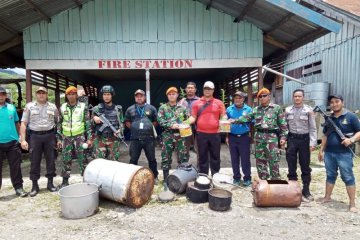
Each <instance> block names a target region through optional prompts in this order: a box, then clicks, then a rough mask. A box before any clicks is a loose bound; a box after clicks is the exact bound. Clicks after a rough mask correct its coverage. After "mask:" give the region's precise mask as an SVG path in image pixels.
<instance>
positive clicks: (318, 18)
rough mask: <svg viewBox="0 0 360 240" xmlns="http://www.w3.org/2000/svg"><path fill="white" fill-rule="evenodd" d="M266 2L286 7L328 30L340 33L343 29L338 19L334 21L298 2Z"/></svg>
mask: <svg viewBox="0 0 360 240" xmlns="http://www.w3.org/2000/svg"><path fill="white" fill-rule="evenodd" d="M265 1H266V2H268V3H270V4H272V5H274V6H276V7H278V8H281V9H284V10H286V11H288V12H290V13H293V14H294V15H297V16H299V17H301V18H302V19H305V20H306V21H309V22H311V23H313V24H316V25H318V26H320V27H323V28H325V29H327V30H328V31H331V32H334V33H339V32H340V29H341V24H340V23H338V22H337V21H334V20H332V19H330V18H328V17H326V16H324V15H322V14H320V13H317V12H315V11H313V10H311V9H309V8H306V7H304V6H302V5H300V4H298V3H296V2H293V1H289V0H265Z"/></svg>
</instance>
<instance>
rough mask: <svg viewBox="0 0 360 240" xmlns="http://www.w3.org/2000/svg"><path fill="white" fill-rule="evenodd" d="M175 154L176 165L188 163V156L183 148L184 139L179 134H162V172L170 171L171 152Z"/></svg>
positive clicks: (184, 147)
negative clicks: (176, 158)
mask: <svg viewBox="0 0 360 240" xmlns="http://www.w3.org/2000/svg"><path fill="white" fill-rule="evenodd" d="M174 151H175V152H176V153H177V157H178V164H181V163H184V162H188V161H189V155H188V151H187V150H186V146H185V138H182V137H180V135H179V134H176V133H169V132H166V131H165V132H163V133H162V146H161V168H162V169H163V170H169V169H171V163H172V155H173V152H174Z"/></svg>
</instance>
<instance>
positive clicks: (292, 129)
mask: <svg viewBox="0 0 360 240" xmlns="http://www.w3.org/2000/svg"><path fill="white" fill-rule="evenodd" d="M293 101H294V105H291V106H289V107H287V108H286V109H285V118H286V120H287V125H288V128H289V135H288V138H287V149H286V160H287V163H288V167H289V173H288V178H289V180H295V181H297V180H298V178H297V173H296V169H297V158H298V157H297V156H298V154H299V164H300V168H301V179H302V182H303V189H302V195H303V201H305V202H309V201H313V200H314V197H313V196H312V195H311V193H310V188H309V186H310V181H311V168H310V151H313V150H314V149H315V146H316V144H317V139H316V124H315V115H314V112H313V111H312V108H311V107H310V106H308V105H305V104H304V103H303V101H304V90H302V89H297V90H295V91H294V92H293Z"/></svg>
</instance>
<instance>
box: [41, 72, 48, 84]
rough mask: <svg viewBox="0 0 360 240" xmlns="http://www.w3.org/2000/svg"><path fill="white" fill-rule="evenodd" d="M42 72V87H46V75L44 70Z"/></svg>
mask: <svg viewBox="0 0 360 240" xmlns="http://www.w3.org/2000/svg"><path fill="white" fill-rule="evenodd" d="M42 74H43V84H44V87H46V88H47V75H46V72H45V71H44V72H43V73H42Z"/></svg>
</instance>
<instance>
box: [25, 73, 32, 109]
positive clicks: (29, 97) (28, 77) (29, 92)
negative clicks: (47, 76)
mask: <svg viewBox="0 0 360 240" xmlns="http://www.w3.org/2000/svg"><path fill="white" fill-rule="evenodd" d="M31 101H32V82H31V70H28V69H26V102H27V103H28V102H31Z"/></svg>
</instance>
